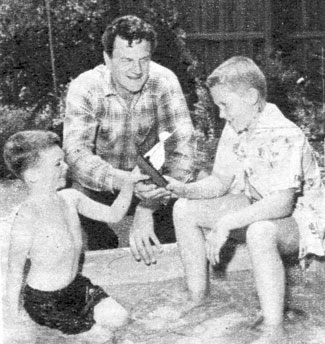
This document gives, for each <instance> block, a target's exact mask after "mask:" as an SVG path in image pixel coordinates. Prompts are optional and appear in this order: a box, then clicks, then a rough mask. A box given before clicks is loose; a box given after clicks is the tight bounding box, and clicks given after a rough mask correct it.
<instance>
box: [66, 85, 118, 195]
mask: <svg viewBox="0 0 325 344" xmlns="http://www.w3.org/2000/svg"><path fill="white" fill-rule="evenodd" d="M93 96H94V95H92V94H91V91H89V90H87V89H86V88H85V87H83V85H82V84H80V82H78V80H75V81H72V83H71V84H70V87H69V91H68V94H67V109H66V116H65V119H64V130H63V147H64V150H65V153H66V160H67V163H68V165H69V167H70V170H71V173H72V177H73V179H74V180H76V181H78V182H79V183H80V184H81V185H82V186H84V187H87V188H89V189H92V190H96V191H112V189H113V175H114V168H113V167H112V166H111V165H110V164H109V163H107V162H106V161H104V160H103V159H101V158H100V157H99V156H97V155H95V154H94V150H95V139H96V132H97V129H98V122H97V120H96V118H95V113H94V112H95V109H94V103H93V101H91V99H93Z"/></svg>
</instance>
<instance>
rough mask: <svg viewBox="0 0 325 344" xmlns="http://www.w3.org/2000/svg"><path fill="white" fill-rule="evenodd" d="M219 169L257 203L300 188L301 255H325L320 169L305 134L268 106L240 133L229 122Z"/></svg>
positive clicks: (217, 161) (234, 189) (234, 190)
mask: <svg viewBox="0 0 325 344" xmlns="http://www.w3.org/2000/svg"><path fill="white" fill-rule="evenodd" d="M214 170H215V171H216V172H218V173H219V174H221V175H228V176H229V175H233V176H234V181H233V183H232V186H231V190H230V192H232V193H245V194H246V196H247V197H249V198H250V199H251V200H252V201H257V200H259V199H261V198H264V197H266V196H268V195H270V194H271V193H273V192H275V191H279V190H285V189H289V188H295V189H296V190H297V193H298V196H299V197H298V201H297V205H296V208H295V210H294V212H293V216H294V218H295V219H296V221H297V223H298V226H299V230H300V236H301V241H300V257H301V258H302V257H304V256H306V255H307V254H309V253H312V254H317V255H320V256H322V255H324V253H325V251H324V245H323V239H324V232H325V221H324V220H325V219H323V218H322V217H323V216H322V209H325V208H323V206H325V204H324V197H323V184H322V181H321V176H320V170H319V167H318V165H317V161H316V159H315V156H314V152H313V150H312V148H311V146H310V145H309V143H308V141H307V139H306V137H305V135H304V133H303V132H302V130H301V129H300V128H298V127H297V126H296V125H295V124H294V123H292V122H291V121H289V120H288V119H287V118H285V117H284V116H283V114H282V113H281V111H280V110H279V109H278V108H277V107H276V106H275V105H273V104H269V103H268V104H267V105H266V107H265V109H264V111H263V112H262V113H261V115H260V116H259V118H258V120H257V122H256V123H255V125H254V128H253V129H251V130H249V131H244V132H242V133H240V134H237V133H236V132H235V131H234V129H233V128H232V127H231V126H230V125H229V124H226V126H225V128H224V130H223V133H222V136H221V139H220V143H219V146H218V150H217V154H216V159H215V164H214Z"/></svg>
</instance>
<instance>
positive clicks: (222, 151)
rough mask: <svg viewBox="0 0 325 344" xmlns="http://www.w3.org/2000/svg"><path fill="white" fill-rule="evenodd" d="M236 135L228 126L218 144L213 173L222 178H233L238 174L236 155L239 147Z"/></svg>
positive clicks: (227, 125)
mask: <svg viewBox="0 0 325 344" xmlns="http://www.w3.org/2000/svg"><path fill="white" fill-rule="evenodd" d="M237 142H238V140H236V135H235V134H234V132H233V129H232V128H231V127H230V126H229V124H226V125H225V127H224V129H223V131H222V134H221V137H220V140H219V142H218V148H217V152H216V157H215V160H214V165H213V173H215V174H219V175H222V176H231V175H235V174H236V170H237V166H238V159H237V156H236V155H235V153H234V150H235V149H236V147H237V145H238V144H237Z"/></svg>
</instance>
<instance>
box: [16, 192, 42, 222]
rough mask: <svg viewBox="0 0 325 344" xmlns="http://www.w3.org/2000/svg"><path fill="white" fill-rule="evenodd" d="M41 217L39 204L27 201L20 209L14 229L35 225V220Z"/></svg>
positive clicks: (17, 212) (30, 200) (34, 201)
mask: <svg viewBox="0 0 325 344" xmlns="http://www.w3.org/2000/svg"><path fill="white" fill-rule="evenodd" d="M39 216H40V207H39V202H37V201H36V200H32V199H27V200H26V201H24V202H23V203H21V204H20V206H19V207H18V209H17V211H16V214H15V218H14V222H13V228H21V227H27V226H29V225H32V226H33V225H34V223H35V219H36V218H38V217H39Z"/></svg>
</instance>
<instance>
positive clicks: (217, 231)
mask: <svg viewBox="0 0 325 344" xmlns="http://www.w3.org/2000/svg"><path fill="white" fill-rule="evenodd" d="M229 219H230V220H229ZM232 229H234V227H233V226H232V224H231V218H230V217H226V216H224V217H222V218H221V219H220V220H219V221H218V222H217V223H216V225H215V226H214V228H213V229H212V230H211V232H210V233H209V234H208V235H207V237H206V244H205V248H206V254H207V259H208V260H209V262H210V263H211V264H212V265H215V264H218V263H219V262H220V250H221V249H222V247H223V245H224V244H225V243H226V241H227V239H228V237H229V234H230V231H231V230H232Z"/></svg>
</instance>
